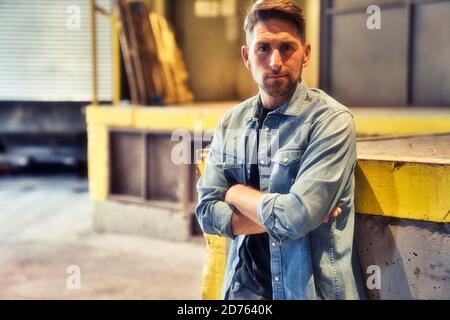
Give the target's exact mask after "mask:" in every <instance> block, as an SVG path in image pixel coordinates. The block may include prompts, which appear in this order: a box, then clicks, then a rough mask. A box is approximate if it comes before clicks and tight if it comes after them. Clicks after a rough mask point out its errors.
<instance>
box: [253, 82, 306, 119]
mask: <svg viewBox="0 0 450 320" xmlns="http://www.w3.org/2000/svg"><path fill="white" fill-rule="evenodd" d="M309 100H310V98H309V97H308V86H307V84H306V82H305V80H304V79H302V80H300V81H299V83H298V84H297V88H295V91H294V94H293V95H292V96H291V97H290V98H289V99H288V100H286V101H285V102H284V103H283V104H282V105H281V106H279V107H278V108H276V109H274V110H273V111H274V112H278V113H281V114H284V115H288V116H298V115H300V112H301V109H302V106H303V104H304V102H305V101H309ZM261 107H262V104H261V96H260V95H259V94H258V95H257V96H256V99H254V100H253V107H252V113H251V117H250V118H249V119H248V122H251V121H257V120H258V114H259V108H261ZM271 112H272V111H271Z"/></svg>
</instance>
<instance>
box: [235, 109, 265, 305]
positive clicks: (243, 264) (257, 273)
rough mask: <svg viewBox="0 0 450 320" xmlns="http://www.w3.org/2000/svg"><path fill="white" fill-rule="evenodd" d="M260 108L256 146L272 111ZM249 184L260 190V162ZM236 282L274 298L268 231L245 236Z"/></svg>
mask: <svg viewBox="0 0 450 320" xmlns="http://www.w3.org/2000/svg"><path fill="white" fill-rule="evenodd" d="M258 109H259V111H258V124H259V125H258V131H257V134H256V136H257V143H256V148H258V145H259V130H260V129H261V128H262V124H263V122H264V119H265V118H266V117H267V113H268V112H269V111H271V110H269V109H265V108H262V106H261V104H260V105H259V108H258ZM256 151H257V150H256ZM256 154H257V153H256ZM253 162H257V161H253ZM249 185H250V186H251V187H253V188H255V189H257V190H260V182H259V168H258V163H252V164H251V166H250V179H249ZM236 282H238V283H239V286H240V287H241V286H243V287H245V288H246V289H247V290H250V291H252V292H253V293H255V294H257V295H259V296H262V297H263V298H264V299H268V300H270V299H272V275H271V271H270V249H269V236H268V234H267V233H262V234H257V235H248V236H246V237H245V238H244V241H243V243H242V246H241V247H240V250H239V263H238V265H237V266H236V271H235V274H234V277H233V281H232V284H234V283H236ZM232 287H233V285H232Z"/></svg>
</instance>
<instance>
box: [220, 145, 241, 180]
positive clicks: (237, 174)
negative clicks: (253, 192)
mask: <svg viewBox="0 0 450 320" xmlns="http://www.w3.org/2000/svg"><path fill="white" fill-rule="evenodd" d="M222 160H223V163H222V169H223V173H224V175H225V178H226V179H227V182H228V184H229V185H230V186H232V185H235V184H239V183H241V184H245V183H246V177H245V176H246V175H245V163H244V160H242V159H240V158H239V157H237V156H236V155H232V154H227V153H224V154H222Z"/></svg>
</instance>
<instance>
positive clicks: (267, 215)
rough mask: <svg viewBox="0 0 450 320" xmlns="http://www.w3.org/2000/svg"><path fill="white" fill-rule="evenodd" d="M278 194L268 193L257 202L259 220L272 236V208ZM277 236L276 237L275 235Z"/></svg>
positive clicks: (273, 219)
mask: <svg viewBox="0 0 450 320" xmlns="http://www.w3.org/2000/svg"><path fill="white" fill-rule="evenodd" d="M278 196H279V194H277V193H268V194H266V195H264V196H263V197H262V198H261V199H260V200H259V201H258V203H257V212H256V214H257V216H258V219H259V221H260V222H261V223H262V224H263V225H264V226H265V227H266V230H267V233H268V234H269V235H270V236H272V237H274V236H275V235H274V234H273V229H274V227H275V216H274V214H273V209H274V206H275V200H276V198H277V197H278ZM275 238H277V237H275Z"/></svg>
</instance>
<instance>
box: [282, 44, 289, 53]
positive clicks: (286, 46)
mask: <svg viewBox="0 0 450 320" xmlns="http://www.w3.org/2000/svg"><path fill="white" fill-rule="evenodd" d="M280 49H281V51H290V50H292V47H291V46H290V45H288V44H283V45H282V46H281V48H280Z"/></svg>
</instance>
